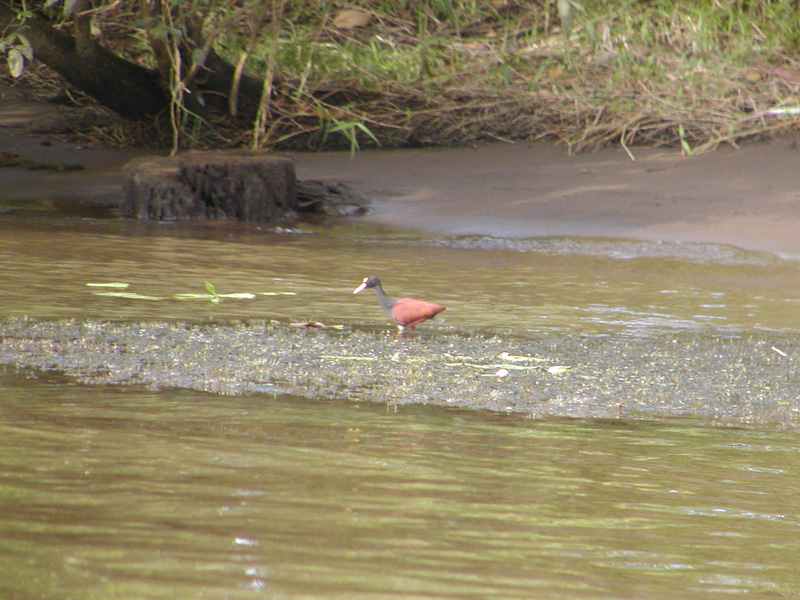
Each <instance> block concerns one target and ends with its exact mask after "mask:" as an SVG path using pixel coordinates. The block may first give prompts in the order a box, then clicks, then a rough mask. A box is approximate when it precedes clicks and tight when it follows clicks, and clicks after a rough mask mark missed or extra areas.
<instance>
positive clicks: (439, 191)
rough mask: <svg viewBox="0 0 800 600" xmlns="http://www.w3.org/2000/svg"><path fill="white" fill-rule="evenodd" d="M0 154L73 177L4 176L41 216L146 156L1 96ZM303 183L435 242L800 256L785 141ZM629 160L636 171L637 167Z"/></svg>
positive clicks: (443, 152)
mask: <svg viewBox="0 0 800 600" xmlns="http://www.w3.org/2000/svg"><path fill="white" fill-rule="evenodd" d="M0 95H2V100H3V102H4V107H5V108H6V110H4V112H3V113H2V116H0V151H2V152H10V153H13V154H16V155H19V156H21V157H24V158H26V159H31V160H35V161H41V162H51V163H55V164H75V163H77V164H80V165H82V166H83V169H82V170H78V171H58V170H48V169H42V170H28V169H24V168H15V167H10V168H2V169H0V205H1V206H3V207H5V208H14V209H17V210H19V209H24V207H25V206H26V205H27V206H31V203H33V205H34V206H35V208H36V209H37V210H38V211H40V212H42V211H44V212H46V211H47V210H48V209H49V210H55V209H63V207H64V205H65V204H66V205H68V206H72V208H73V210H72V211H71V212H72V213H74V212H75V209H76V207H77V211H78V213H80V208H81V207H84V208H85V209H86V210H89V208H90V207H93V206H97V205H102V206H106V207H108V206H114V205H115V204H116V203H117V202H118V199H119V197H120V195H121V193H122V184H123V181H124V176H123V172H122V167H123V165H124V164H125V163H126V162H127V161H128V160H129V159H131V158H133V157H135V156H141V155H142V154H146V153H147V151H146V150H143V149H118V148H103V147H87V146H83V145H80V144H76V143H74V142H65V141H62V140H58V139H55V138H54V137H53V136H49V135H48V134H47V131H48V130H52V129H53V128H54V119H56V120H57V119H58V118H66V117H64V116H63V115H62V116H61V117H59V115H58V114H57V113H54V111H53V108H52V107H51V106H49V105H44V104H42V103H38V102H33V101H30V100H26V99H24V98H22V97H20V96H19V95H18V94H15V93H13V91H12V90H9V89H3V90H0ZM291 156H292V157H293V158H294V159H295V161H296V163H297V171H298V177H299V178H301V179H335V180H339V181H343V182H345V183H348V184H349V185H351V186H353V187H354V188H356V189H357V190H359V191H361V192H364V193H367V194H369V195H371V196H373V197H375V198H376V199H378V202H377V203H376V206H375V208H374V210H373V211H372V212H371V214H369V215H368V216H367V217H365V219H366V220H369V221H373V222H376V223H381V224H385V225H389V226H395V227H401V228H411V229H418V230H423V231H427V232H431V233H437V234H445V235H465V234H478V235H489V236H497V237H538V236H600V237H606V236H609V237H621V238H631V239H643V240H648V241H670V242H695V243H703V242H707V243H720V244H730V245H733V246H737V247H740V248H743V249H746V250H755V251H764V252H772V253H776V254H779V255H782V256H790V257H796V256H800V236H798V235H797V232H798V231H800V151H798V149H797V144H796V139H795V138H794V137H791V136H790V137H782V138H777V139H774V140H771V141H767V142H758V143H752V144H746V145H743V146H741V147H740V148H738V149H737V148H732V147H721V148H719V149H718V150H716V151H715V152H708V153H704V154H701V155H696V156H690V157H685V156H681V154H680V152H679V151H678V150H675V149H663V148H656V149H646V148H636V149H630V150H629V151H625V150H623V149H622V148H605V149H602V150H599V151H597V152H594V153H591V154H582V155H578V156H569V155H568V153H567V152H566V148H565V147H564V146H559V145H554V144H551V143H546V142H537V143H531V144H505V143H497V144H490V145H485V146H478V147H468V148H426V149H404V150H370V151H364V152H358V153H356V154H355V155H354V156H351V155H350V153H348V152H320V153H292V154H291ZM633 159H635V160H633Z"/></svg>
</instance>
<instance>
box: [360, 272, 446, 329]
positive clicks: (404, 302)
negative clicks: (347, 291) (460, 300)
mask: <svg viewBox="0 0 800 600" xmlns="http://www.w3.org/2000/svg"><path fill="white" fill-rule="evenodd" d="M367 288H375V294H376V295H377V296H378V303H379V304H380V305H381V308H382V309H383V312H385V313H386V314H387V315H389V318H390V319H391V320H392V321H394V322H395V323H397V327H398V329H399V330H400V335H401V336H402V335H404V334H405V333H406V332H407V333H408V335H409V336H411V335H413V334H414V328H415V327H416V326H417V325H419V324H420V323H422V322H423V321H427V320H428V319H430V318H432V317H435V316H436V315H438V314H439V313H440V312H442V311H443V310H446V309H447V307H446V306H442V305H441V304H434V303H433V302H425V301H424V300H417V299H416V298H390V297H389V296H387V295H386V293H385V292H384V291H383V286H381V280H380V279H378V278H377V277H375V276H374V275H370V276H369V277H364V279H363V280H362V282H361V284H360V285H359V286H358V287H357V288H356V289H354V290H353V294H358V293H359V292H361V291H363V290H365V289H367Z"/></svg>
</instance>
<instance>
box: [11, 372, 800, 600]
mask: <svg viewBox="0 0 800 600" xmlns="http://www.w3.org/2000/svg"><path fill="white" fill-rule="evenodd" d="M5 383H6V386H5V387H4V391H3V396H2V398H3V402H2V407H0V411H2V419H0V422H1V423H2V425H0V429H2V435H0V457H2V462H3V468H2V486H0V504H2V513H0V514H1V515H2V516H0V540H2V542H0V553H1V554H2V556H3V560H2V561H0V565H1V566H0V582H2V583H0V593H1V594H2V596H3V597H5V598H21V599H26V598H37V599H48V598H54V599H55V598H115V597H120V598H132V597H135V598H153V599H157V598H209V597H211V598H223V597H224V598H388V597H397V596H399V597H404V598H448V597H452V598H465V597H496V598H530V597H547V598H675V597H681V598H708V597H719V596H721V595H728V594H731V595H741V596H746V597H748V598H761V597H764V598H766V597H792V596H794V595H795V594H796V593H797V592H798V590H800V587H798V586H800V578H799V577H798V575H797V573H798V572H800V570H799V569H800V536H798V519H800V493H798V492H800V489H798V488H800V484H799V483H798V481H800V460H798V452H799V450H798V448H799V446H798V438H797V434H796V433H794V432H778V431H771V432H763V431H747V430H736V429H714V428H706V427H702V426H700V424H697V423H692V422H676V423H650V422H633V423H632V422H591V421H585V422H582V421H573V422H569V421H567V422H564V421H552V422H537V421H531V420H529V419H524V418H521V417H517V416H500V415H496V414H487V413H478V412H461V411H456V410H447V409H432V408H402V409H401V410H399V411H398V412H393V411H387V410H386V409H385V408H384V407H382V406H378V405H372V404H352V403H342V402H330V403H321V402H315V401H310V400H303V399H299V398H264V397H239V398H230V397H219V396H214V395H204V394H198V393H189V392H163V393H148V392H143V391H138V390H135V391H130V390H119V389H104V388H74V387H70V386H65V385H63V384H61V383H60V382H57V381H50V382H42V381H28V380H25V379H23V378H21V377H19V378H6V382H5ZM20 449H23V450H24V451H23V452H20Z"/></svg>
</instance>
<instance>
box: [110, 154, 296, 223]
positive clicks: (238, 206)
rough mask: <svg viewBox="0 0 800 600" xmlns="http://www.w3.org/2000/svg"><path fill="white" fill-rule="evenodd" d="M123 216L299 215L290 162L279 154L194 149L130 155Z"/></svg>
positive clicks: (246, 217) (278, 217)
mask: <svg viewBox="0 0 800 600" xmlns="http://www.w3.org/2000/svg"><path fill="white" fill-rule="evenodd" d="M125 169H126V171H127V172H128V175H129V177H128V181H127V182H126V185H125V193H124V195H123V199H122V202H121V204H120V212H121V215H122V216H123V217H126V218H137V219H154V220H175V219H239V220H244V221H280V220H284V219H289V218H294V217H296V216H297V210H298V206H297V179H296V176H295V169H294V163H293V162H292V161H291V159H289V158H286V157H281V156H264V155H255V154H245V153H225V152H192V153H187V154H183V155H178V156H169V157H145V158H138V159H134V160H132V161H131V162H129V163H128V164H127V165H126V166H125Z"/></svg>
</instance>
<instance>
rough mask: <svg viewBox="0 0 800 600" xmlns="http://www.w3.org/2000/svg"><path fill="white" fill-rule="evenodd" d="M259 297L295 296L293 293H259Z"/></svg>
mask: <svg viewBox="0 0 800 600" xmlns="http://www.w3.org/2000/svg"><path fill="white" fill-rule="evenodd" d="M258 295H259V296H297V294H296V293H295V292H259V293H258Z"/></svg>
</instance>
